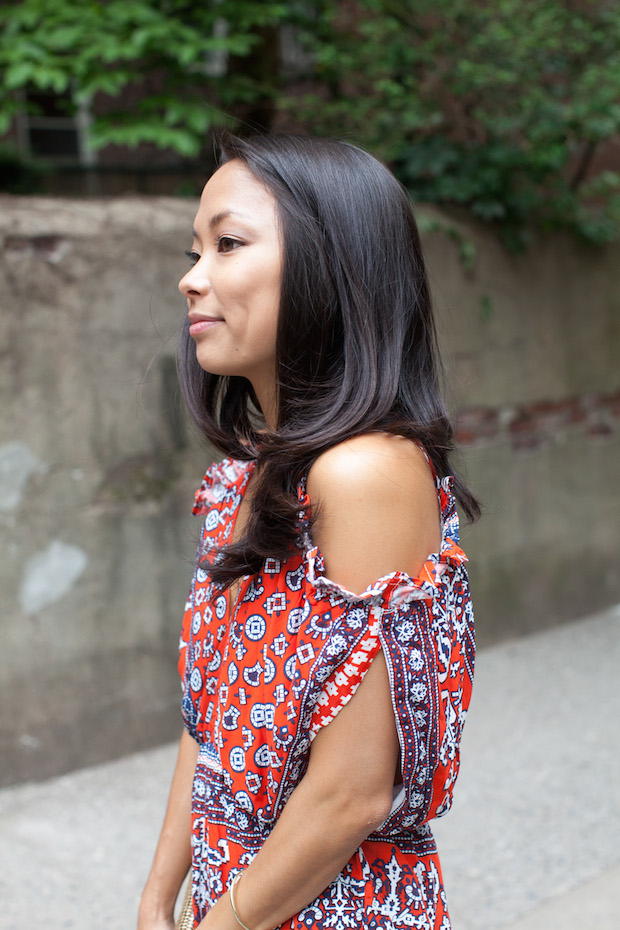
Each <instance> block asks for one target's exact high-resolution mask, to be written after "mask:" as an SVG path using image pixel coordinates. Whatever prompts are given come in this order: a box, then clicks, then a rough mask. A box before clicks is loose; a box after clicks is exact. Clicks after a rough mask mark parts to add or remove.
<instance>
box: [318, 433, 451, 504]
mask: <svg viewBox="0 0 620 930" xmlns="http://www.w3.org/2000/svg"><path fill="white" fill-rule="evenodd" d="M418 483H419V484H420V486H421V487H426V488H431V489H433V491H434V482H433V478H432V475H431V471H430V468H429V466H428V462H427V461H426V456H425V455H424V453H423V451H422V450H421V449H420V447H419V446H418V445H416V443H414V442H411V440H409V439H405V438H404V437H403V436H395V435H393V434H391V433H367V434H365V435H363V436H355V437H354V438H353V439H348V440H347V441H346V442H342V443H340V444H339V445H337V446H333V447H332V448H331V449H328V450H327V451H326V452H323V454H322V455H320V456H319V457H318V458H317V459H316V461H315V462H314V463H313V465H312V468H311V469H310V472H309V475H308V493H309V495H310V497H311V498H313V497H318V498H322V497H323V496H324V495H325V494H328V495H330V493H331V491H332V489H336V490H337V491H338V492H340V491H342V489H343V487H351V486H355V488H356V490H357V492H358V493H363V492H364V490H365V489H369V490H371V491H372V493H373V494H376V493H377V491H378V490H379V485H381V488H382V489H383V491H384V493H386V494H387V495H388V496H389V495H390V494H392V493H395V492H400V493H401V494H402V493H405V494H410V493H411V492H412V491H413V490H414V488H415V486H416V485H417V484H418ZM313 492H314V493H313Z"/></svg>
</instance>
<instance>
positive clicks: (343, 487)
mask: <svg viewBox="0 0 620 930" xmlns="http://www.w3.org/2000/svg"><path fill="white" fill-rule="evenodd" d="M308 496H309V497H310V501H311V505H312V507H313V509H314V510H315V513H317V514H318V516H317V520H316V523H315V526H314V538H315V541H316V543H317V544H318V545H319V547H320V549H321V551H322V552H323V555H324V557H325V561H326V567H327V571H328V574H329V576H330V577H331V578H332V579H333V580H334V581H338V582H339V583H341V584H344V585H345V587H347V588H349V589H350V590H352V591H358V589H359V590H363V588H364V587H366V586H367V585H368V584H370V583H371V582H372V581H373V580H375V579H376V578H378V577H380V576H382V575H384V574H388V573H389V572H392V571H396V570H402V571H406V572H408V573H409V574H417V572H418V571H419V569H420V567H421V565H422V564H423V562H424V561H425V559H426V558H427V557H428V555H429V554H430V553H431V552H432V551H436V549H437V548H438V545H439V541H440V531H439V511H438V501H437V493H436V488H435V483H434V480H433V476H432V473H431V470H430V468H429V465H428V462H427V460H426V457H425V455H424V453H423V451H422V450H421V449H420V448H419V446H417V445H416V444H415V443H414V442H411V441H410V440H408V439H405V438H403V437H401V436H394V435H391V434H388V433H370V434H367V435H364V436H357V437H355V438H354V439H349V440H347V441H346V442H343V443H340V444H339V445H337V446H334V447H333V448H331V449H328V450H327V451H326V452H324V453H323V454H322V455H321V456H319V458H317V459H316V461H315V462H314V464H313V465H312V468H311V469H310V472H309V475H308Z"/></svg>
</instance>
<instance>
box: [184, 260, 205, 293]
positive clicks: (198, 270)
mask: <svg viewBox="0 0 620 930" xmlns="http://www.w3.org/2000/svg"><path fill="white" fill-rule="evenodd" d="M210 286H211V285H210V283H209V275H208V273H207V263H206V261H205V257H204V256H202V258H200V259H199V260H198V261H197V262H196V264H195V265H192V267H191V268H190V269H189V271H188V272H187V273H186V274H184V275H183V277H182V278H181V280H180V281H179V290H180V291H181V293H182V294H183V296H184V297H188V298H189V297H199V296H200V295H201V294H205V293H206V292H207V291H208V290H209V288H210Z"/></svg>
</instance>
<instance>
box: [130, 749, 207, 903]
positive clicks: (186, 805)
mask: <svg viewBox="0 0 620 930" xmlns="http://www.w3.org/2000/svg"><path fill="white" fill-rule="evenodd" d="M197 756H198V744H197V743H196V741H195V740H194V739H192V737H191V736H190V735H189V734H188V733H187V732H185V731H184V732H183V735H182V737H181V741H180V744H179V754H178V757H177V763H176V768H175V771H174V776H173V779H172V784H171V787H170V795H169V799H168V806H167V809H166V815H165V817H164V822H163V825H162V829H161V833H160V836H159V841H158V843H157V848H156V850H155V856H154V858H153V865H152V867H151V871H150V873H149V877H148V879H147V882H146V885H145V887H144V891H143V893H142V901H141V904H140V916H141V917H143V916H145V915H148V916H149V919H150V918H154V917H157V918H161V917H164V918H166V917H171V916H172V913H173V909H174V903H175V901H176V898H177V895H178V892H179V888H180V887H181V884H182V882H183V879H184V877H185V876H186V874H187V871H188V869H189V866H190V860H191V795H192V782H193V777H194V771H195V768H196V759H197Z"/></svg>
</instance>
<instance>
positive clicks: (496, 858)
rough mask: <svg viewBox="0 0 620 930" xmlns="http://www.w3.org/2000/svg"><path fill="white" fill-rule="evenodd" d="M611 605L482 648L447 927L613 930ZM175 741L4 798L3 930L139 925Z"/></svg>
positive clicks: (445, 842) (615, 688)
mask: <svg viewBox="0 0 620 930" xmlns="http://www.w3.org/2000/svg"><path fill="white" fill-rule="evenodd" d="M619 669H620V608H614V609H612V610H609V611H606V612H605V613H601V614H598V615H597V616H596V617H592V618H589V619H586V620H583V621H581V622H579V623H574V624H571V625H566V626H562V627H560V628H555V629H553V630H548V631H546V632H543V633H541V634H538V635H536V636H531V637H528V638H526V639H522V640H518V641H514V642H511V643H507V644H503V645H500V646H495V647H492V648H489V649H486V650H482V651H481V652H480V654H479V656H478V662H477V669H476V685H475V689H474V700H473V701H472V708H471V713H470V717H469V719H468V722H467V725H466V727H465V738H464V744H463V763H462V771H461V776H460V779H459V782H458V784H457V787H456V797H455V804H454V808H453V810H452V811H451V812H450V813H449V814H448V815H447V817H445V818H443V819H442V820H440V821H438V822H437V825H436V830H435V833H436V836H437V841H438V844H439V848H440V852H441V855H442V862H443V868H444V878H445V883H446V889H447V894H448V902H449V905H450V909H451V913H452V921H453V930H620V675H619ZM175 754H176V748H175V746H165V747H163V748H161V749H156V750H152V751H150V752H146V753H140V754H138V755H135V756H132V757H130V758H128V759H122V760H121V761H118V762H113V763H110V764H107V765H103V766H98V767H96V768H92V769H86V770H83V771H79V772H75V773H71V774H69V775H65V776H63V777H62V778H57V779H54V780H52V781H49V782H46V783H43V784H36V785H23V786H20V787H16V788H7V789H4V790H2V791H0V863H2V866H1V868H0V901H2V906H1V907H0V930H18V928H19V930H21V928H22V927H24V926H26V925H28V926H41V925H42V926H44V927H48V928H51V930H64V928H76V930H77V928H80V930H84V928H86V927H88V928H89V930H133V928H134V927H135V912H136V908H137V902H138V898H139V894H140V889H141V886H142V883H143V881H144V879H145V877H146V873H147V871H148V868H149V865H150V859H151V855H152V851H153V847H154V844H155V839H156V837H157V834H158V831H159V826H160V823H161V818H162V816H163V810H164V805H165V801H166V796H167V791H168V785H169V780H170V776H171V773H172V768H173V765H174V759H175Z"/></svg>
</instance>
